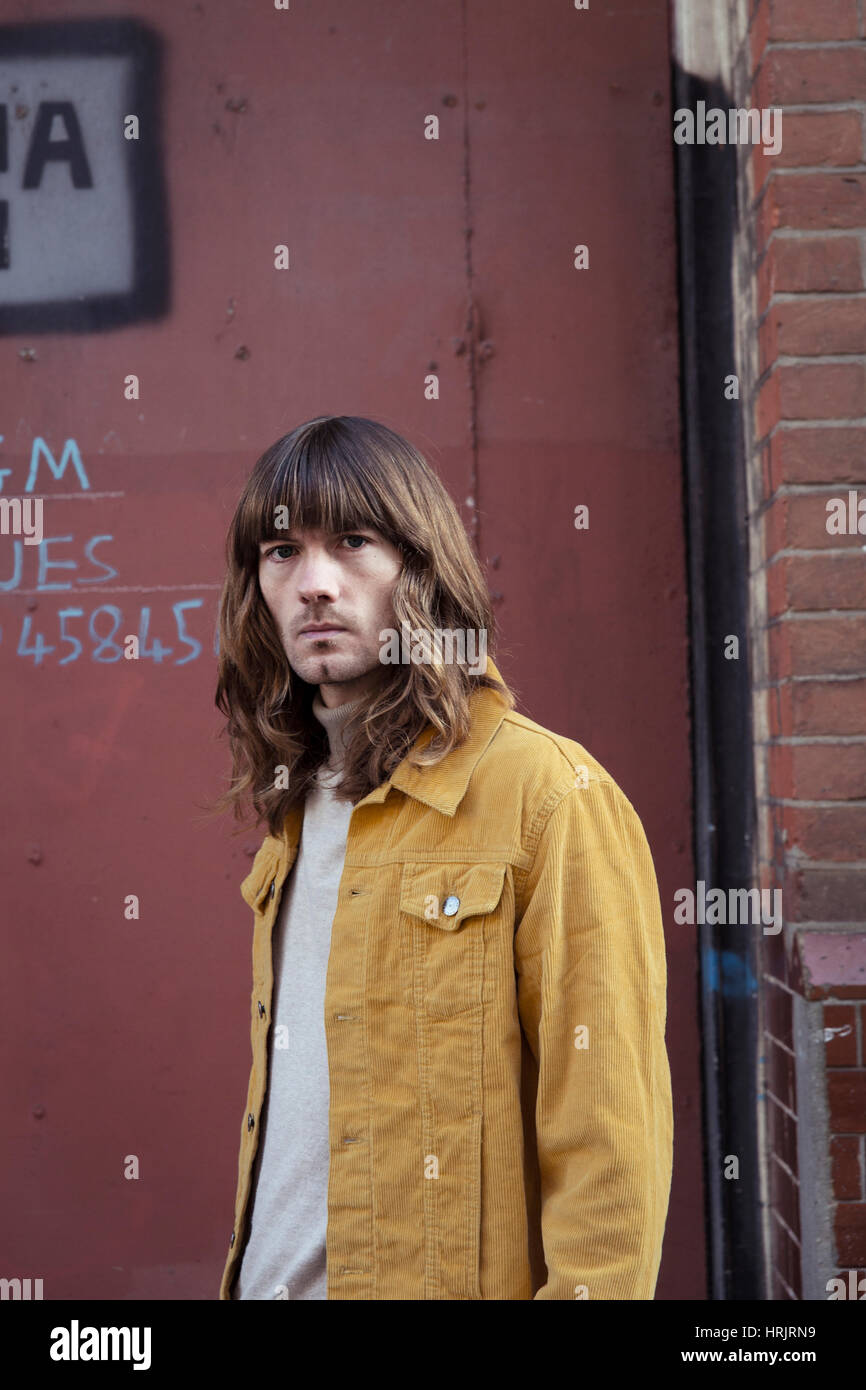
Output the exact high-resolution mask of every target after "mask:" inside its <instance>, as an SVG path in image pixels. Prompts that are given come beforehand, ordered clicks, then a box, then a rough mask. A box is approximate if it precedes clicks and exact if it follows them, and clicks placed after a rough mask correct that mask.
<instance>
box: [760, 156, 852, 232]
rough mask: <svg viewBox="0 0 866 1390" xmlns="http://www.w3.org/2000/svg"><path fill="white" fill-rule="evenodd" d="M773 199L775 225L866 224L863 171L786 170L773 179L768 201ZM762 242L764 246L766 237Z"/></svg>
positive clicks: (807, 227)
mask: <svg viewBox="0 0 866 1390" xmlns="http://www.w3.org/2000/svg"><path fill="white" fill-rule="evenodd" d="M770 199H772V201H773V204H774V213H773V216H772V218H771V221H772V225H773V227H774V228H779V227H797V228H801V229H802V230H803V231H814V230H816V229H817V228H827V227H839V228H848V227H862V226H863V225H864V224H866V175H864V174H784V175H781V176H780V177H779V178H777V179H774V180H773V182H772V185H771V186H770V189H769V192H768V198H767V200H766V201H769V200H770ZM760 244H761V245H762V246H763V245H764V244H765V239H762V241H761V243H760Z"/></svg>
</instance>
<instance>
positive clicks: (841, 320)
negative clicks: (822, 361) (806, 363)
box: [762, 297, 866, 365]
mask: <svg viewBox="0 0 866 1390" xmlns="http://www.w3.org/2000/svg"><path fill="white" fill-rule="evenodd" d="M765 322H766V324H767V342H768V351H769V352H770V353H772V358H771V359H770V361H772V360H774V359H775V357H777V356H783V357H830V356H842V355H843V354H844V353H846V352H857V353H863V352H866V297H864V298H863V299H837V298H832V297H831V298H826V299H807V300H803V301H801V302H799V303H796V302H795V303H791V302H788V301H786V302H785V303H783V304H774V305H773V306H772V308H771V309H770V312H769V314H768V315H767V318H766V320H765ZM762 327H763V325H762ZM769 364H770V363H769V362H768V364H767V365H769Z"/></svg>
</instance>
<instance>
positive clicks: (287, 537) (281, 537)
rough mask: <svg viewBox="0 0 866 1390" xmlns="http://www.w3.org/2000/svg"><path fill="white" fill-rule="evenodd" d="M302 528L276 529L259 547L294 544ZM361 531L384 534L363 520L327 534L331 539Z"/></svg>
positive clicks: (376, 534)
mask: <svg viewBox="0 0 866 1390" xmlns="http://www.w3.org/2000/svg"><path fill="white" fill-rule="evenodd" d="M300 530H303V527H298V528H297V529H296V530H295V529H289V530H286V531H280V532H276V531H275V532H274V533H273V534H272V535H270V536H265V537H264V539H263V540H260V541H259V548H261V547H262V546H263V545H273V544H274V542H275V541H276V542H278V543H280V544H282V545H293V544H294V543H295V541H296V540H297V538H298V531H300ZM361 531H372V533H373V535H374V536H379V535H381V534H382V533H381V532H380V531H379V530H378V528H377V527H375V526H371V525H368V524H367V523H366V522H361V524H360V525H358V526H345V527H343V528H342V530H339V531H328V532H326V535H327V536H328V538H329V539H332V538H333V537H335V536H355V535H357V534H358V533H359V532H361Z"/></svg>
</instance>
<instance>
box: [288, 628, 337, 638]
mask: <svg viewBox="0 0 866 1390" xmlns="http://www.w3.org/2000/svg"><path fill="white" fill-rule="evenodd" d="M345 631H346V629H345V628H344V627H302V628H301V631H300V633H299V634H298V635H299V636H300V637H336V635H337V633H338V632H345Z"/></svg>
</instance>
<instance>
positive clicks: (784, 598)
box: [766, 550, 866, 618]
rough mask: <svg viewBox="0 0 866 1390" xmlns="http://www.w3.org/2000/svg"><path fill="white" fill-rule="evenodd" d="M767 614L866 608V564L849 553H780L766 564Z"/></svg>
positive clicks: (853, 552) (855, 553)
mask: <svg viewBox="0 0 866 1390" xmlns="http://www.w3.org/2000/svg"><path fill="white" fill-rule="evenodd" d="M766 579H767V613H768V616H769V617H770V618H777V617H779V616H780V615H781V614H782V613H785V612H788V611H789V610H790V611H792V612H820V611H822V610H829V609H831V608H836V609H838V608H866V565H864V564H863V560H862V558H861V557H860V555H858V554H857V552H856V550H855V551H852V552H851V553H850V554H846V555H780V556H777V557H776V558H774V559H773V560H772V561H771V562H770V563H769V564H768V566H767V567H766Z"/></svg>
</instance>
